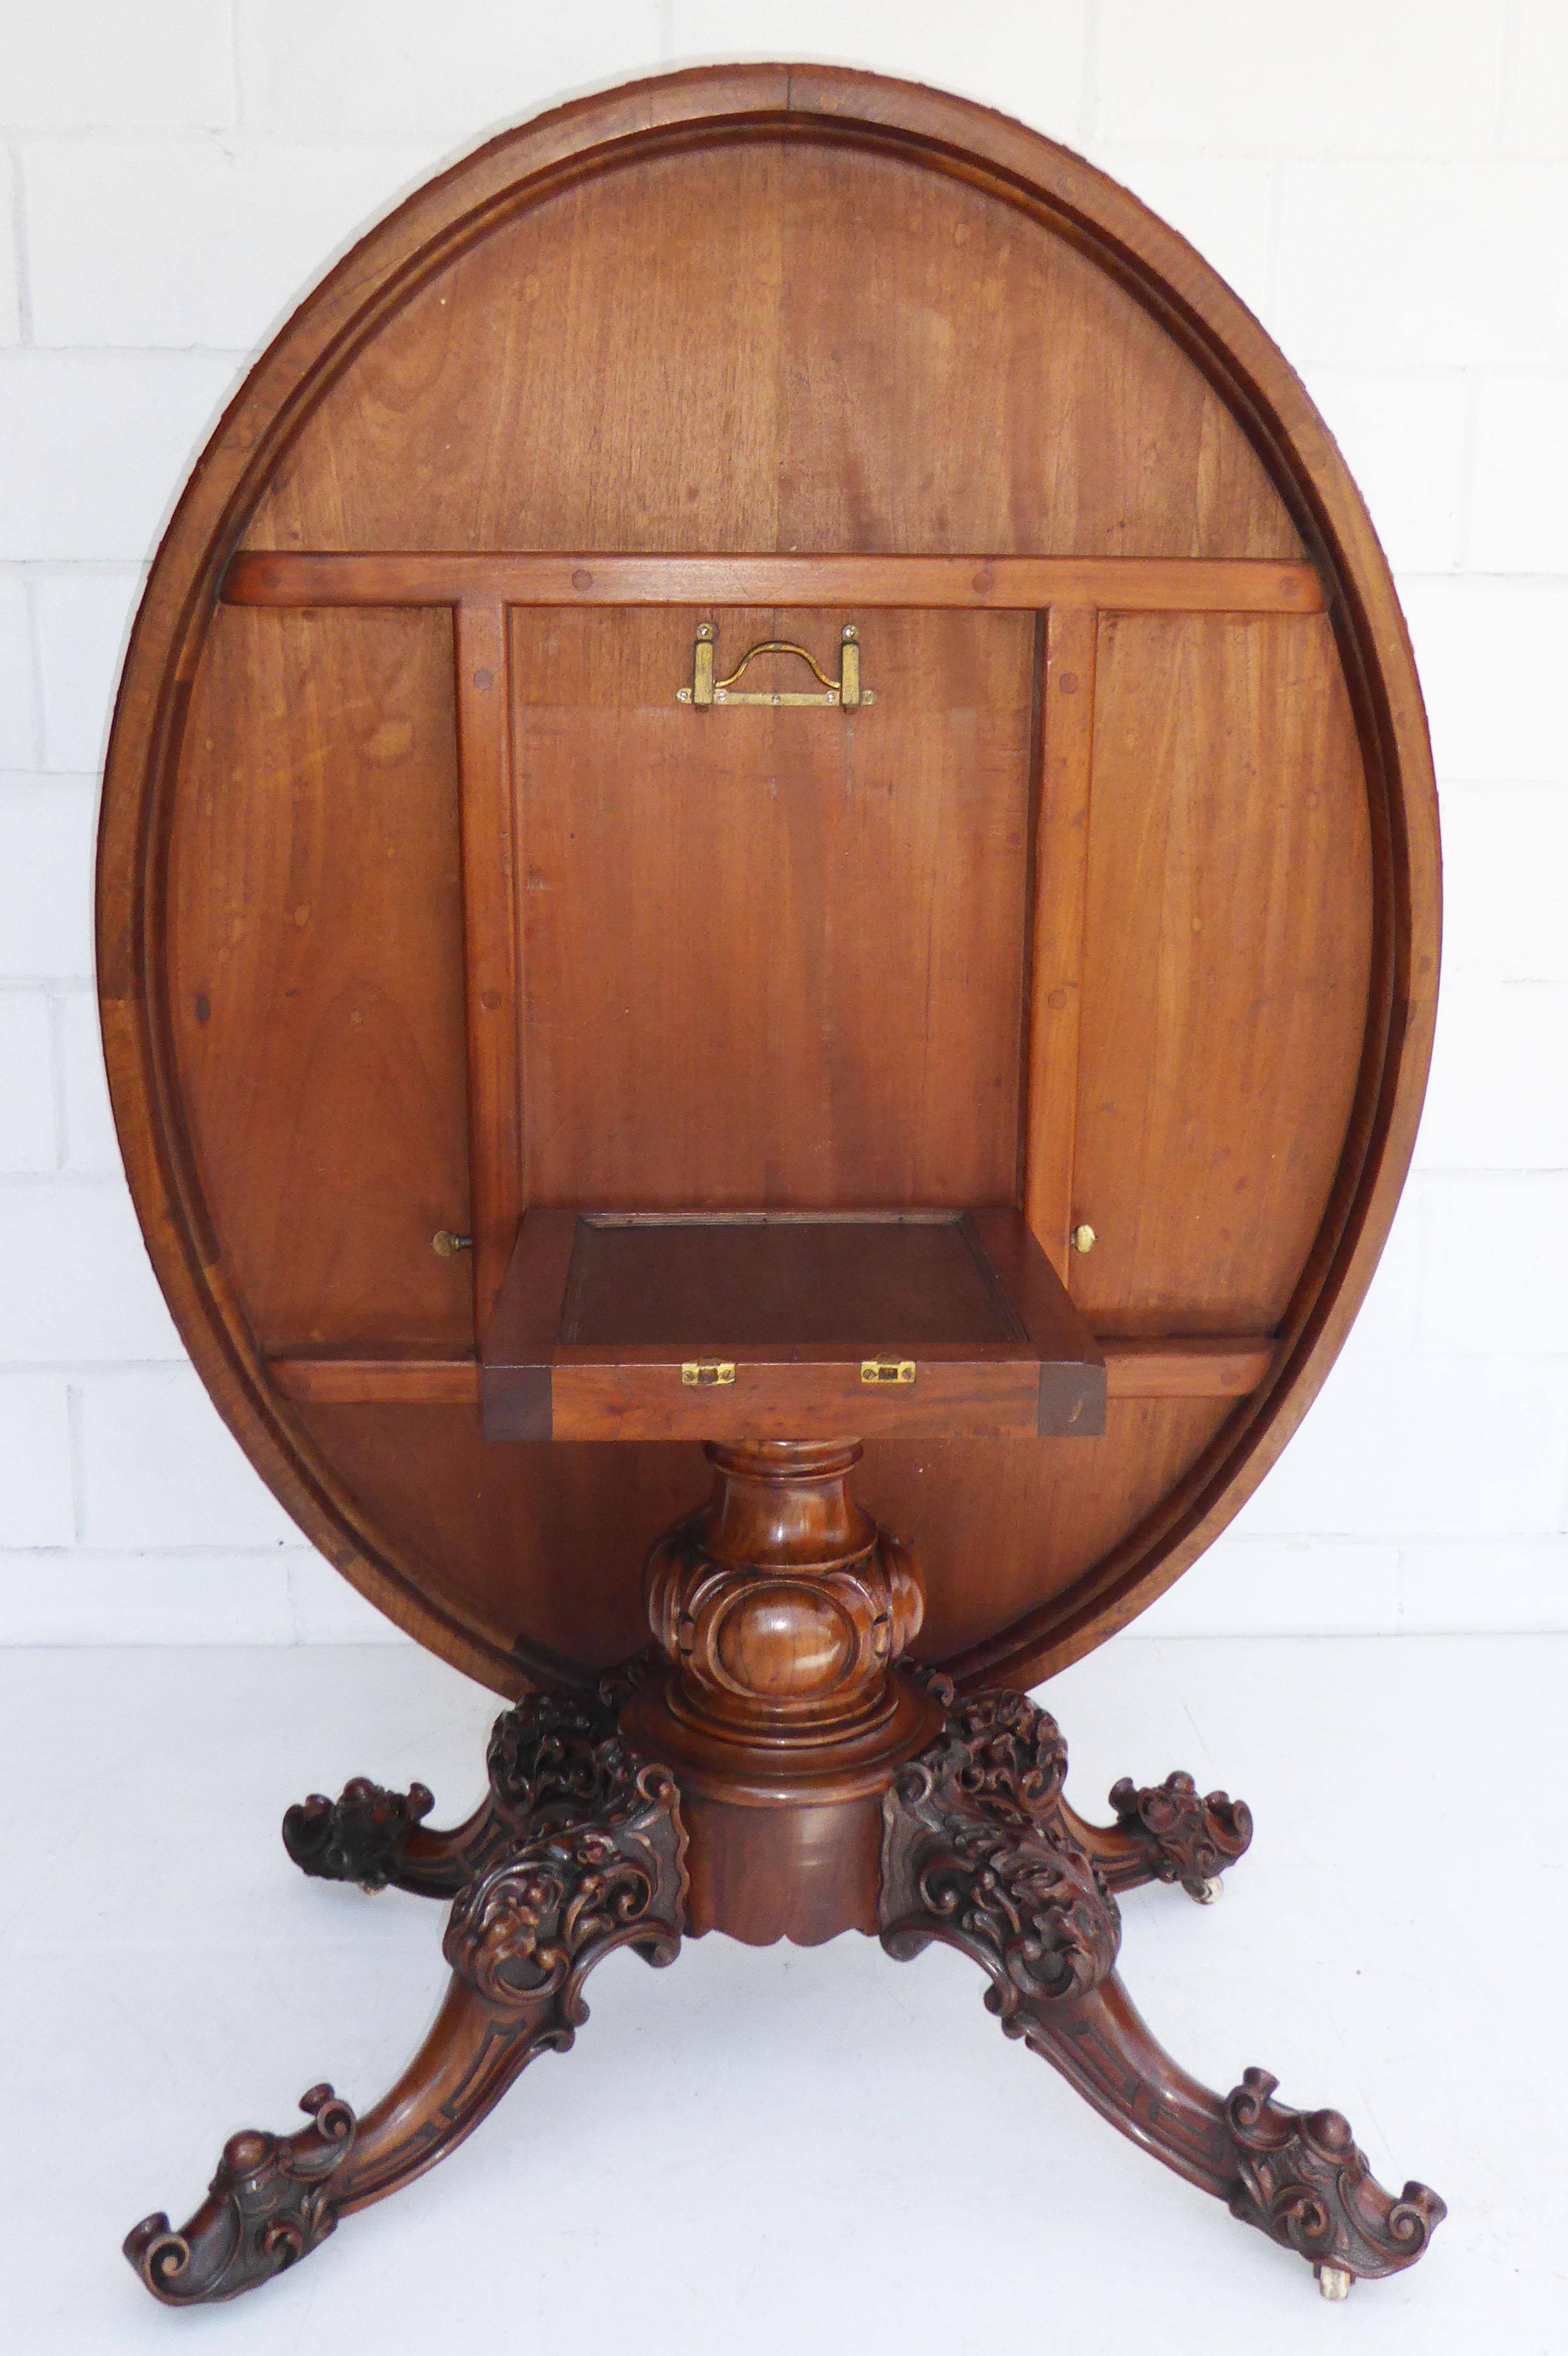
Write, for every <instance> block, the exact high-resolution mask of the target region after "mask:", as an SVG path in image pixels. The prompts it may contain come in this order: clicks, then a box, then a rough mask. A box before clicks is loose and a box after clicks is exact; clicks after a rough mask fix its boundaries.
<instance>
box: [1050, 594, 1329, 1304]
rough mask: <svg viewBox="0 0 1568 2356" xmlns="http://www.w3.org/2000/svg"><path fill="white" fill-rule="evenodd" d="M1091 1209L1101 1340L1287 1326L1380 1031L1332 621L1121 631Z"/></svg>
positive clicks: (1108, 781) (1077, 1202) (1082, 1066)
mask: <svg viewBox="0 0 1568 2356" xmlns="http://www.w3.org/2000/svg"><path fill="white" fill-rule="evenodd" d="M1097 681H1098V684H1097V691H1096V696H1095V715H1094V755H1093V777H1092V785H1091V793H1090V817H1089V862H1088V900H1087V908H1086V913H1085V923H1084V947H1083V1015H1082V1036H1081V1041H1080V1047H1079V1089H1078V1117H1077V1148H1076V1154H1075V1159H1074V1172H1073V1208H1072V1216H1073V1217H1074V1218H1075V1219H1077V1220H1081V1221H1085V1222H1087V1223H1088V1224H1089V1225H1090V1226H1092V1227H1093V1230H1094V1235H1095V1238H1096V1240H1095V1243H1094V1248H1093V1251H1092V1252H1091V1253H1090V1254H1089V1255H1087V1256H1086V1257H1080V1256H1077V1255H1074V1257H1073V1263H1072V1295H1073V1298H1074V1300H1075V1301H1077V1302H1078V1304H1079V1306H1080V1308H1082V1309H1083V1311H1084V1313H1085V1314H1086V1315H1087V1316H1088V1317H1089V1319H1090V1321H1091V1323H1093V1324H1094V1325H1095V1326H1096V1327H1097V1328H1098V1329H1099V1330H1102V1331H1104V1332H1108V1333H1109V1332H1115V1333H1135V1332H1148V1333H1170V1332H1189V1333H1204V1332H1219V1333H1255V1332H1264V1333H1266V1332H1268V1331H1270V1330H1271V1329H1272V1328H1273V1327H1274V1325H1275V1323H1277V1321H1278V1319H1279V1318H1280V1317H1281V1316H1282V1315H1283V1313H1284V1312H1285V1306H1286V1304H1287V1302H1288V1301H1289V1300H1290V1297H1291V1293H1292V1291H1293V1290H1294V1288H1295V1285H1296V1280H1297V1278H1298V1277H1299V1275H1300V1272H1301V1268H1302V1263H1303V1262H1304V1260H1305V1259H1306V1258H1307V1252H1308V1250H1309V1248H1310V1247H1311V1244H1312V1239H1313V1237H1314V1236H1315V1235H1316V1234H1317V1229H1318V1226H1319V1225H1320V1224H1321V1222H1322V1219H1323V1216H1324V1213H1325V1210H1326V1208H1327V1205H1328V1194H1329V1189H1330V1187H1331V1185H1332V1183H1333V1181H1334V1175H1335V1172H1336V1171H1337V1169H1338V1167H1339V1158H1340V1154H1341V1152H1342V1151H1343V1148H1344V1143H1345V1134H1346V1127H1347V1124H1348V1122H1349V1114H1350V1104H1351V1098H1352V1096H1353V1094H1354V1089H1355V1081H1356V1072H1357V1066H1358V1064H1359V1061H1360V1053H1361V1043H1362V1036H1363V1033H1364V1032H1365V1029H1366V1023H1367V991H1368V977H1369V970H1370V961H1371V849H1370V843H1369V837H1368V821H1367V797H1366V786H1365V781H1364V779H1363V776H1362V772H1361V762H1360V752H1359V749H1358V746H1357V744H1356V738H1355V733H1354V729H1353V726H1352V723H1351V717H1350V711H1349V701H1348V698H1347V696H1346V693H1345V687H1344V681H1343V679H1342V677H1341V675H1340V671H1339V659H1338V656H1337V652H1336V649H1335V646H1334V640H1333V637H1332V635H1331V633H1330V631H1329V628H1328V624H1327V622H1326V621H1324V620H1322V619H1320V618H1317V617H1311V616H1301V617H1295V616H1292V617H1285V616H1196V615H1192V616H1175V615H1165V616H1155V615H1106V616H1104V617H1103V618H1102V621H1101V625H1100V633H1099V653H1098V664H1097Z"/></svg>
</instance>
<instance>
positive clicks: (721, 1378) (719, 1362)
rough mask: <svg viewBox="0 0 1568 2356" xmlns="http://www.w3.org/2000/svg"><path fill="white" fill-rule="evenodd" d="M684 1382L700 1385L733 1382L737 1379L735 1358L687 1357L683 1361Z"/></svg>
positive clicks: (682, 1378)
mask: <svg viewBox="0 0 1568 2356" xmlns="http://www.w3.org/2000/svg"><path fill="white" fill-rule="evenodd" d="M680 1379H681V1381H682V1382H683V1383H689V1384H695V1385H699V1386H702V1385H711V1384H717V1383H732V1382H733V1381H734V1379H735V1361H734V1359H733V1358H686V1359H684V1360H683V1361H682V1363H681V1369H680Z"/></svg>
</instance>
